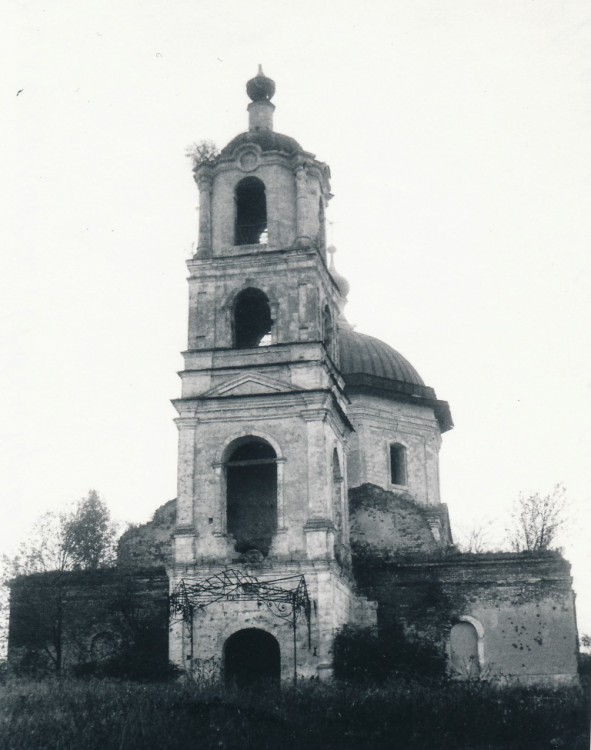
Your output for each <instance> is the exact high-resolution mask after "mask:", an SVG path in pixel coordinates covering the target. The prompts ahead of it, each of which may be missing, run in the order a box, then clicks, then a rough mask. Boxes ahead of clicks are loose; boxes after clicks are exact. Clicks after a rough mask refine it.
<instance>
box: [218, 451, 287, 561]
mask: <svg viewBox="0 0 591 750" xmlns="http://www.w3.org/2000/svg"><path fill="white" fill-rule="evenodd" d="M226 489H227V496H226V512H227V528H228V533H230V534H231V535H232V536H233V537H234V539H235V540H236V551H237V552H242V553H244V552H250V551H251V550H258V551H259V552H260V553H261V554H262V555H263V556H265V557H266V556H267V555H268V554H269V550H270V548H271V542H272V541H273V536H274V534H275V532H276V531H277V456H276V454H275V451H274V450H273V448H272V447H271V446H270V445H269V443H267V442H266V441H265V440H261V439H260V438H254V437H252V438H243V439H242V440H240V441H239V443H238V445H237V446H236V447H235V448H234V450H233V451H232V452H231V453H230V455H229V456H228V458H227V460H226Z"/></svg>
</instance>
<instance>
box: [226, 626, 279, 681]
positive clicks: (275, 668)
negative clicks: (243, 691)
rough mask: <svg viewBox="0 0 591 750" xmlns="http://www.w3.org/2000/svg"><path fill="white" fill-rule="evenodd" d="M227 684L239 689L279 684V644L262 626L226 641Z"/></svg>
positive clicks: (243, 631) (234, 635)
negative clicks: (261, 628) (260, 628)
mask: <svg viewBox="0 0 591 750" xmlns="http://www.w3.org/2000/svg"><path fill="white" fill-rule="evenodd" d="M224 677H225V680H226V685H228V686H236V687H239V688H249V687H258V686H260V685H265V684H267V685H268V684H271V685H279V680H280V678H281V655H280V650H279V643H278V642H277V639H276V638H274V637H273V636H272V635H271V634H270V633H267V632H265V631H264V630H259V629H258V628H247V629H246V630H239V631H238V632H237V633H234V634H233V635H231V636H230V637H229V638H228V640H227V641H226V643H225V644H224Z"/></svg>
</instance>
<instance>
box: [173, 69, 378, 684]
mask: <svg viewBox="0 0 591 750" xmlns="http://www.w3.org/2000/svg"><path fill="white" fill-rule="evenodd" d="M246 90H247V94H248V96H249V97H250V99H251V102H250V104H249V105H248V115H249V128H248V131H246V132H244V133H242V134H240V135H238V136H237V137H236V138H234V139H233V140H232V141H231V142H230V143H229V144H228V145H227V146H225V147H224V148H223V149H222V150H221V152H220V153H219V154H218V155H216V156H215V157H212V158H204V159H202V160H200V161H196V162H195V165H194V175H195V181H196V183H197V185H198V188H199V196H200V198H199V208H200V212H199V241H198V248H197V252H196V254H195V256H194V257H193V258H192V259H191V260H190V261H189V262H188V268H189V335H188V347H187V351H186V352H184V355H183V356H184V369H183V371H182V372H181V373H180V376H181V380H182V392H181V398H179V399H177V400H175V401H174V405H175V407H176V409H177V411H178V419H177V420H176V422H177V426H178V430H179V461H178V499H177V520H176V529H175V534H174V566H173V570H172V571H171V591H172V592H173V594H174V592H177V594H178V592H179V591H180V590H181V589H183V590H185V591H187V590H193V591H197V592H201V593H200V594H199V596H201V595H202V592H203V591H204V590H206V589H207V587H208V586H211V585H213V584H212V580H213V579H212V576H213V578H215V579H216V580H218V579H219V580H231V581H233V582H236V581H237V580H239V579H240V580H243V581H244V580H249V581H250V586H251V589H249V590H251V591H255V590H256V591H257V592H258V594H257V597H255V599H254V600H253V601H249V600H246V599H244V598H241V596H242V595H240V596H238V598H232V597H236V596H237V594H236V592H234V593H231V592H230V589H231V588H232V585H233V584H228V586H229V587H230V588H228V590H226V589H225V588H224V591H223V592H222V593H221V594H220V598H219V599H217V600H216V602H215V603H212V604H211V605H208V606H207V607H204V608H201V609H200V606H199V604H198V603H197V604H195V602H198V601H201V600H200V599H199V596H198V595H197V594H195V596H196V597H197V599H195V601H194V602H193V604H192V605H191V618H192V619H191V622H190V623H189V622H188V621H187V617H186V612H185V611H184V610H183V618H181V619H182V622H180V621H175V620H174V618H173V622H172V623H171V641H170V655H171V659H172V660H173V661H176V662H177V663H179V664H182V665H183V666H184V667H188V666H189V662H190V665H191V666H192V667H193V668H201V667H200V666H199V665H203V664H204V663H205V662H206V661H207V662H208V663H213V664H215V665H217V666H216V667H215V669H219V670H221V671H222V672H224V670H225V669H226V667H227V669H230V667H228V665H224V662H223V660H224V656H223V655H224V653H226V651H225V648H226V646H225V644H226V640H227V639H228V638H230V637H231V636H233V635H234V634H235V633H236V632H238V631H241V630H247V629H248V628H251V629H252V628H255V629H261V630H264V631H266V632H267V633H269V635H270V637H271V636H272V637H273V638H274V639H276V641H277V643H278V646H279V651H280V654H281V675H282V677H285V676H286V675H291V674H292V673H293V674H294V675H296V674H307V675H318V674H322V673H323V670H324V671H327V670H328V671H329V670H330V662H331V646H332V639H333V637H334V632H335V630H336V629H337V628H338V627H339V626H340V625H342V624H344V623H345V622H348V621H349V620H350V619H351V618H352V612H353V610H355V611H356V612H358V613H359V612H361V610H363V609H364V607H365V609H367V616H368V617H369V619H370V620H371V621H373V620H372V618H373V617H374V616H375V612H374V610H373V609H372V608H371V606H369V605H368V603H367V602H365V600H361V599H358V598H357V597H355V596H354V595H353V593H352V588H351V579H350V546H349V516H348V508H347V500H346V497H347V488H346V486H345V485H346V479H345V477H346V476H347V473H346V445H347V441H348V439H349V436H350V434H351V432H352V426H351V423H350V422H349V419H348V418H347V416H346V412H347V402H348V399H347V397H346V395H345V391H344V381H343V379H342V376H341V375H340V373H339V369H338V367H339V362H338V358H339V350H338V341H337V336H338V332H337V328H336V320H337V318H338V315H339V310H340V309H341V308H342V306H343V304H344V300H343V298H342V291H341V288H340V287H339V286H338V285H337V283H335V281H334V280H333V277H332V275H331V273H330V271H329V269H328V267H327V263H326V240H325V234H324V215H325V208H326V205H327V203H328V201H329V199H330V197H331V194H330V184H329V177H330V172H329V169H328V167H327V166H326V165H325V164H323V163H322V162H320V161H318V160H317V159H316V158H315V156H314V155H313V154H311V153H309V152H306V151H304V150H303V149H302V148H301V146H300V145H299V144H298V143H297V142H296V141H295V140H294V139H293V138H290V137H288V136H285V135H282V134H280V133H276V132H275V131H274V129H273V113H274V109H275V106H274V104H273V103H272V102H271V98H272V97H273V94H274V92H275V83H274V82H273V81H272V80H271V79H270V78H267V77H266V76H265V75H264V74H263V72H262V70H261V69H260V68H259V73H258V75H257V76H255V77H254V78H253V79H251V80H250V81H248V83H247V85H246ZM228 571H231V572H230V573H228ZM219 576H221V578H219ZM224 576H225V578H224ZM245 576H246V578H244V577H245ZM296 579H297V580H298V581H299V584H298V585H299V587H300V588H299V591H300V594H301V592H302V591H303V590H304V589H305V591H306V597H307V602H308V603H307V604H306V602H305V599H306V597H304V598H303V599H301V601H300V604H299V605H298V607H296V605H295V604H293V607H292V609H293V612H292V615H293V621H290V622H291V623H292V625H293V632H292V633H290V632H287V633H286V632H284V631H285V625H286V621H285V620H283V621H282V620H281V618H280V617H279V616H276V617H274V616H273V607H272V606H271V605H270V604H269V602H267V600H266V599H265V596H263V593H261V592H263V589H264V590H265V591H266V590H267V589H266V588H265V587H267V588H268V586H267V584H269V582H270V581H284V582H285V583H284V584H282V585H280V584H279V583H277V584H274V585H275V586H276V587H278V588H279V590H281V591H284V592H289V591H291V588H290V587H292V586H293V583H294V581H295V580H296ZM290 580H291V583H288V581H290ZM216 585H217V584H216ZM236 585H238V584H236ZM191 586H192V587H193V589H190V587H191ZM224 586H225V584H224ZM257 586H262V587H263V589H260V588H257ZM302 586H303V588H302ZM183 587H184V588H183ZM195 587H196V588H195ZM222 588H223V587H222ZM240 591H243V589H240ZM283 595H285V596H286V597H287V600H290V599H289V597H290V596H291V594H289V593H284V594H277V596H280V597H281V596H283ZM175 601H177V600H176V599H175ZM294 601H295V600H294ZM288 608H289V607H288ZM299 609H301V610H302V611H299ZM296 610H297V611H296ZM304 610H305V617H304V618H303V616H302V613H303V612H304ZM177 614H178V613H177ZM230 614H231V617H229V616H228V615H230ZM275 614H276V613H275ZM298 618H299V621H300V626H299V627H300V630H298V626H297V625H296V623H297V621H298ZM302 618H303V619H306V620H307V625H306V628H307V631H306V633H307V634H305V633H304V630H306V628H304V625H303V624H302ZM207 623H209V624H207ZM300 631H301V632H300ZM238 641H240V637H239V638H238ZM299 641H301V644H300V646H301V647H300V648H298V647H297V644H298V642H299ZM227 669H226V671H227Z"/></svg>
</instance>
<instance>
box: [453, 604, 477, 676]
mask: <svg viewBox="0 0 591 750" xmlns="http://www.w3.org/2000/svg"><path fill="white" fill-rule="evenodd" d="M483 635H484V630H483V628H482V625H481V624H480V623H479V622H478V620H474V619H473V618H467V617H465V618H462V619H461V620H460V622H457V623H456V624H455V625H454V626H453V627H452V629H451V632H450V634H449V656H450V661H451V666H452V669H453V672H454V674H455V675H456V676H457V677H461V678H463V679H466V680H468V679H475V678H477V677H479V676H480V669H481V667H482V637H483Z"/></svg>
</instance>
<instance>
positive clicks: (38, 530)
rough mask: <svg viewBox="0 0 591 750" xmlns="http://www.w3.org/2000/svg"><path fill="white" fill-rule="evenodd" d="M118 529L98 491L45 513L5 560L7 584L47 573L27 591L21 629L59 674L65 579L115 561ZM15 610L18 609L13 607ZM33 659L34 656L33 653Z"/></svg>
mask: <svg viewBox="0 0 591 750" xmlns="http://www.w3.org/2000/svg"><path fill="white" fill-rule="evenodd" d="M115 536H116V525H115V524H114V523H113V522H112V521H111V517H110V514H109V509H108V508H107V506H106V504H105V502H104V501H103V500H102V499H101V498H100V496H99V495H98V493H97V492H96V491H95V490H90V491H89V493H88V495H87V496H86V497H84V498H81V499H80V500H79V501H78V502H77V503H75V505H74V506H73V508H71V509H70V510H67V511H61V512H52V511H50V512H48V513H44V514H43V515H42V516H41V517H40V518H39V519H38V520H37V521H36V522H35V524H34V525H33V527H32V529H31V532H30V533H29V534H28V535H27V538H26V539H25V540H24V541H23V542H21V544H20V546H19V548H18V551H17V554H16V555H15V556H14V557H12V558H8V557H6V556H5V557H4V560H3V567H4V576H3V577H4V580H5V582H6V581H7V580H8V579H10V578H16V577H17V576H30V575H32V574H35V573H44V574H47V575H46V576H45V578H44V580H43V583H42V585H33V584H31V586H30V587H29V588H28V589H27V590H28V591H30V592H34V593H31V594H30V599H28V600H27V601H25V602H24V603H23V602H19V603H18V629H19V630H20V631H21V636H22V637H23V640H24V641H26V642H27V645H28V646H30V647H32V650H33V651H35V653H36V654H39V653H40V652H43V654H44V655H45V658H46V659H48V660H49V662H50V663H51V664H53V666H54V668H55V671H56V672H58V673H59V672H60V671H61V667H62V641H63V628H64V622H63V611H64V604H65V601H66V599H67V596H68V581H67V576H66V575H65V574H66V573H67V572H68V571H74V570H96V569H98V568H101V567H107V566H109V565H111V564H112V563H113V562H114V559H115ZM13 609H14V607H13ZM29 655H30V654H29Z"/></svg>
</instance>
